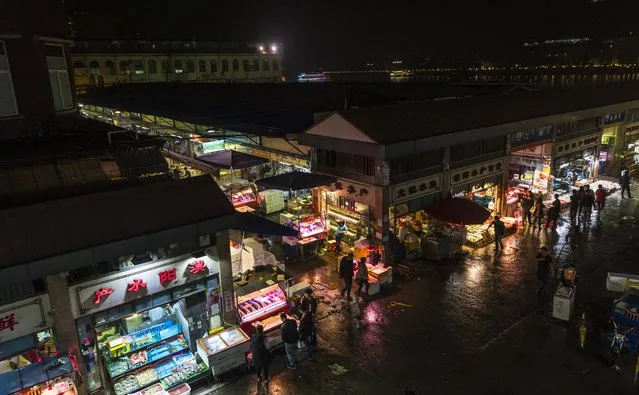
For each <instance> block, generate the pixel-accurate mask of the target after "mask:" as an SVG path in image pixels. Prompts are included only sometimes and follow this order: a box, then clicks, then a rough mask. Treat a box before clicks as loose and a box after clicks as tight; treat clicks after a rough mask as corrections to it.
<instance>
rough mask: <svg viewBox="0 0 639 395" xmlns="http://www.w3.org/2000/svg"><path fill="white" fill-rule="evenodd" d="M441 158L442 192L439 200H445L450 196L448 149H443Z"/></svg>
mask: <svg viewBox="0 0 639 395" xmlns="http://www.w3.org/2000/svg"><path fill="white" fill-rule="evenodd" d="M442 157H443V158H442V191H441V193H440V194H441V196H440V198H441V199H447V198H448V197H449V196H450V147H446V148H444V154H443V155H442Z"/></svg>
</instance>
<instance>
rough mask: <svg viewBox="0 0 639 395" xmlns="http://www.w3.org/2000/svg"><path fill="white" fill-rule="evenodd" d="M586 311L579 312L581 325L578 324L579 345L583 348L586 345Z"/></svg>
mask: <svg viewBox="0 0 639 395" xmlns="http://www.w3.org/2000/svg"><path fill="white" fill-rule="evenodd" d="M586 333H588V329H587V328H586V313H581V325H579V347H580V348H581V349H582V350H583V349H584V348H585V347H586Z"/></svg>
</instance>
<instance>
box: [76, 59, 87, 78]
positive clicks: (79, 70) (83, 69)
mask: <svg viewBox="0 0 639 395" xmlns="http://www.w3.org/2000/svg"><path fill="white" fill-rule="evenodd" d="M73 74H74V75H86V74H87V66H85V65H84V62H80V61H75V62H73Z"/></svg>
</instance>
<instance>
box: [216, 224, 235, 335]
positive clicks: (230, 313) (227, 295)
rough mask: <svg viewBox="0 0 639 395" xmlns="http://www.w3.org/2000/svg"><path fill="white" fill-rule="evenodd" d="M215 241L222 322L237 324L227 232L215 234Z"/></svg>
mask: <svg viewBox="0 0 639 395" xmlns="http://www.w3.org/2000/svg"><path fill="white" fill-rule="evenodd" d="M215 238H216V240H217V255H218V258H219V260H220V286H221V287H222V292H221V294H220V295H221V297H222V310H223V311H224V314H223V315H222V316H223V317H224V322H225V323H229V324H237V314H236V313H235V292H234V291H233V267H232V266H231V249H230V247H229V232H228V230H224V231H221V232H217V233H216V234H215Z"/></svg>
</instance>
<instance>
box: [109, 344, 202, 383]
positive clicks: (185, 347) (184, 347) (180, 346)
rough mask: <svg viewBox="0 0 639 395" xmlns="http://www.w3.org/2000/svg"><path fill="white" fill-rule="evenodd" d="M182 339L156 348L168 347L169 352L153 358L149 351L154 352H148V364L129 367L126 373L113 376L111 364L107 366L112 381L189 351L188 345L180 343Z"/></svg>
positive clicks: (155, 355)
mask: <svg viewBox="0 0 639 395" xmlns="http://www.w3.org/2000/svg"><path fill="white" fill-rule="evenodd" d="M178 336H182V335H181V334H180V335H178ZM181 339H183V337H179V338H177V339H175V340H172V341H170V342H167V343H166V344H164V345H161V346H157V347H156V348H162V347H168V348H169V350H167V351H166V352H162V353H160V354H153V355H151V356H148V354H149V351H152V350H147V356H148V359H147V362H145V363H143V364H140V365H135V366H129V368H128V369H127V370H126V371H123V372H120V373H117V374H113V372H112V371H111V367H110V364H108V365H107V370H108V371H109V375H110V376H111V378H112V379H115V378H118V377H121V376H123V375H125V374H127V373H130V372H133V371H135V370H138V369H141V368H144V367H146V366H148V365H152V364H154V363H157V362H160V361H162V360H163V359H165V358H167V357H171V356H174V355H176V354H178V353H180V352H182V351H184V350H188V348H189V346H188V344H186V345H184V344H183V342H182V341H180V340H181ZM183 341H185V340H183ZM172 344H173V345H174V346H175V349H174V350H173V351H171V350H170V347H171V345H172ZM153 345H157V343H155V344H152V345H150V346H153ZM150 346H149V347H150ZM120 358H124V359H125V360H126V357H120ZM127 363H128V362H127Z"/></svg>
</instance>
